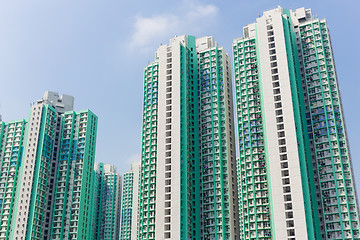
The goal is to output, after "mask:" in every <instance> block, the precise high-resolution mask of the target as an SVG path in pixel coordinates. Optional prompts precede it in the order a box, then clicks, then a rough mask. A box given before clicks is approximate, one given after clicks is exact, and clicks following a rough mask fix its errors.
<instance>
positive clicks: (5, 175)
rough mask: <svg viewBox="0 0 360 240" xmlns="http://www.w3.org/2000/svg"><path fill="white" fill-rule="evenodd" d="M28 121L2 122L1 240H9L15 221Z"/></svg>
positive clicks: (0, 171)
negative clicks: (18, 181) (15, 207)
mask: <svg viewBox="0 0 360 240" xmlns="http://www.w3.org/2000/svg"><path fill="white" fill-rule="evenodd" d="M25 128H26V121H25V120H20V121H12V122H7V123H5V122H0V164H1V165H0V176H1V178H0V224H1V228H0V239H9V236H10V233H11V226H12V224H13V222H14V221H15V218H14V217H13V216H14V203H15V202H16V193H17V186H16V183H17V180H18V178H19V174H20V171H19V168H20V166H21V159H22V153H23V150H24V149H23V146H24V144H23V142H24V139H25Z"/></svg>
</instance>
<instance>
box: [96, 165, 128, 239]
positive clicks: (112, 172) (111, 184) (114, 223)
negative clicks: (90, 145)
mask: <svg viewBox="0 0 360 240" xmlns="http://www.w3.org/2000/svg"><path fill="white" fill-rule="evenodd" d="M95 172H96V181H97V183H96V190H95V191H96V192H95V198H97V200H96V203H95V204H94V207H95V209H96V213H95V214H96V217H95V219H96V220H95V221H96V222H95V224H94V226H95V238H94V239H101V240H119V236H120V217H121V211H120V209H121V189H122V179H121V176H120V174H118V173H117V172H116V168H115V166H114V165H110V164H103V163H96V164H95Z"/></svg>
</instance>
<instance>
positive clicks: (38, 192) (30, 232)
mask: <svg viewBox="0 0 360 240" xmlns="http://www.w3.org/2000/svg"><path fill="white" fill-rule="evenodd" d="M72 107H73V97H71V96H67V95H63V96H62V97H59V96H58V95H57V94H56V93H53V92H46V93H45V95H44V98H43V99H41V100H39V101H37V102H36V103H35V104H33V105H32V106H31V110H30V116H29V120H28V121H27V126H26V133H25V139H24V145H23V149H24V150H23V153H22V157H21V160H20V168H19V178H18V182H17V187H16V188H17V190H16V201H15V204H14V216H13V217H14V221H12V226H11V229H12V232H11V233H10V238H11V239H47V237H48V234H49V231H50V224H49V222H50V219H51V218H50V217H51V211H52V197H53V194H54V192H53V187H52V185H53V181H54V175H55V168H56V164H57V163H56V161H57V159H56V154H57V147H58V141H59V136H58V135H57V134H58V133H59V129H60V127H59V126H58V122H59V117H60V115H61V114H62V113H63V112H64V111H66V110H68V109H72Z"/></svg>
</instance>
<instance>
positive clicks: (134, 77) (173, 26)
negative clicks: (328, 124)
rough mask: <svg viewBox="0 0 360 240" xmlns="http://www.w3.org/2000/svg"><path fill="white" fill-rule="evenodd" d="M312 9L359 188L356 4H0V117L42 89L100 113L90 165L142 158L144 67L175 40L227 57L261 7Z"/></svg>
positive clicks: (10, 116)
mask: <svg viewBox="0 0 360 240" xmlns="http://www.w3.org/2000/svg"><path fill="white" fill-rule="evenodd" d="M278 5H281V6H283V7H285V8H291V9H296V8H299V7H305V8H311V9H312V10H313V13H314V14H316V15H318V16H319V18H326V19H327V20H328V24H329V27H330V31H331V38H332V44H333V50H334V53H335V58H336V67H337V74H338V78H339V82H340V88H341V94H342V100H343V106H344V109H345V115H346V124H347V130H348V135H349V140H350V146H351V153H352V158H353V165H354V170H355V175H356V180H357V183H358V186H360V175H359V174H357V173H358V172H359V171H360V161H359V160H360V140H359V137H358V136H360V127H359V123H358V121H359V119H360V113H359V110H358V109H359V107H358V105H357V104H358V101H359V98H357V96H358V95H357V94H358V93H359V89H360V81H359V77H358V70H359V69H360V60H359V58H358V56H360V44H359V43H358V39H360V31H359V29H360V28H359V25H358V24H357V23H358V19H357V18H358V9H359V7H360V4H359V3H358V1H356V0H354V1H347V0H343V1H339V0H326V1H325V0H321V1H320V0H319V1H268V0H241V1H219V0H218V1H215V0H213V1H201V0H198V1H193V0H179V1H176V2H175V1H158V0H152V1H136V0H134V1H119V0H106V1H98V0H96V1H95V0H94V1H93V0H86V1H85V0H76V1H70V0H61V1H60V0H57V1H55V0H44V1H41V0H27V1H22V0H18V1H9V0H6V1H5V0H1V1H0V36H1V37H0V114H2V116H3V120H4V121H11V120H16V119H21V118H27V116H28V112H29V104H30V103H31V102H33V101H36V100H37V99H41V98H42V96H43V93H44V92H45V91H47V90H50V91H56V92H59V93H60V94H62V93H65V94H69V95H73V96H74V97H75V110H81V109H86V108H89V109H91V110H92V111H93V112H94V113H95V114H97V115H98V116H99V123H98V138H97V149H96V160H97V161H102V162H105V163H112V164H115V165H116V166H117V168H118V170H119V172H121V173H122V172H124V171H127V170H129V168H130V162H133V161H137V160H139V159H140V147H141V117H142V116H141V115H142V94H143V92H142V91H143V90H142V87H143V86H142V84H143V69H144V67H145V66H146V65H147V63H148V62H149V61H150V62H151V61H153V59H154V53H155V50H156V48H157V47H158V46H159V45H160V44H161V43H164V44H165V43H168V41H169V38H171V37H173V36H174V35H182V34H191V35H195V36H197V37H202V36H206V35H212V36H214V38H215V39H216V41H217V42H218V43H219V44H220V45H222V46H224V47H225V49H226V50H227V52H229V53H231V44H232V40H233V39H234V38H237V37H240V36H242V27H243V26H244V25H246V24H249V23H252V22H254V21H255V19H256V17H257V16H258V15H259V14H261V13H262V12H263V11H265V10H268V9H272V8H275V7H277V6H278Z"/></svg>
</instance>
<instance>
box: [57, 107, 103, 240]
mask: <svg viewBox="0 0 360 240" xmlns="http://www.w3.org/2000/svg"><path fill="white" fill-rule="evenodd" d="M96 130H97V116H96V115H95V114H94V113H92V112H91V111H90V110H84V111H80V112H75V111H68V112H65V113H64V114H63V117H62V131H61V143H60V154H59V157H58V166H57V179H56V183H55V197H54V200H53V201H54V203H53V216H52V224H51V229H52V231H51V239H88V238H89V236H91V235H92V231H93V224H94V223H93V219H94V218H93V215H92V214H94V211H93V199H94V198H93V194H94V190H95V189H94V185H93V184H94V177H95V172H94V162H95V147H96Z"/></svg>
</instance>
